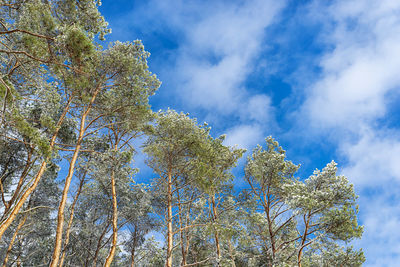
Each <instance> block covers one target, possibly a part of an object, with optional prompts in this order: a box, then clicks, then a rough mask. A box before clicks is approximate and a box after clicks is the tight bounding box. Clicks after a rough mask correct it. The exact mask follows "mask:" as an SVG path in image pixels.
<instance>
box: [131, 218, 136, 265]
mask: <svg viewBox="0 0 400 267" xmlns="http://www.w3.org/2000/svg"><path fill="white" fill-rule="evenodd" d="M133 236H134V237H133V244H132V250H131V267H134V266H135V249H136V246H137V225H135V232H134V233H133Z"/></svg>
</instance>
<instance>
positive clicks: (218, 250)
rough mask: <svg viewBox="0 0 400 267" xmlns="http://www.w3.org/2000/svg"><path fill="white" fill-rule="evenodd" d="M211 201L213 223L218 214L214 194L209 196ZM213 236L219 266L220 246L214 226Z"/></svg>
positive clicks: (215, 221)
mask: <svg viewBox="0 0 400 267" xmlns="http://www.w3.org/2000/svg"><path fill="white" fill-rule="evenodd" d="M211 203H212V215H213V222H214V224H215V223H217V220H218V214H217V207H216V203H215V195H214V194H213V195H212V196H211ZM214 238H215V249H216V252H217V266H220V260H221V247H220V244H219V235H218V229H217V228H216V227H215V226H214Z"/></svg>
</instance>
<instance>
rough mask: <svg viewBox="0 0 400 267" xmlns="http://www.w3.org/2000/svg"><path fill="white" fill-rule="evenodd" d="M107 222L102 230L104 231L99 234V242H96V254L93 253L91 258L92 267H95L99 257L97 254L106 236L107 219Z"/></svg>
mask: <svg viewBox="0 0 400 267" xmlns="http://www.w3.org/2000/svg"><path fill="white" fill-rule="evenodd" d="M107 221H108V224H107V225H106V228H104V231H103V232H102V233H101V235H100V238H99V240H97V247H96V252H95V253H94V257H93V264H92V266H93V267H96V266H97V257H98V256H99V252H100V249H101V247H102V245H101V241H102V240H103V238H104V236H105V235H106V233H107V231H108V227H109V226H110V221H109V219H107Z"/></svg>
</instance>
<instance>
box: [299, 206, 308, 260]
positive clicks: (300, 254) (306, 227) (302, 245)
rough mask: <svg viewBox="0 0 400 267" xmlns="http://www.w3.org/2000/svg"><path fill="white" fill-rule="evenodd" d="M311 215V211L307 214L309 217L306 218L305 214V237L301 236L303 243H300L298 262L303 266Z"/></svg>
mask: <svg viewBox="0 0 400 267" xmlns="http://www.w3.org/2000/svg"><path fill="white" fill-rule="evenodd" d="M310 217H311V215H310V212H309V213H308V215H307V219H305V215H304V222H305V229H304V234H303V237H302V238H301V245H300V249H299V253H298V255H297V263H298V266H299V267H301V258H302V256H303V249H304V243H305V242H306V239H307V235H308V228H309V224H310Z"/></svg>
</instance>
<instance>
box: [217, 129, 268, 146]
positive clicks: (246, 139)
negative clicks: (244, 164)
mask: <svg viewBox="0 0 400 267" xmlns="http://www.w3.org/2000/svg"><path fill="white" fill-rule="evenodd" d="M263 130H264V129H262V128H261V127H260V126H259V125H257V124H256V125H239V126H236V127H234V128H231V129H229V130H228V132H227V134H226V135H227V138H226V139H225V141H224V144H225V145H229V146H235V145H236V146H238V148H245V149H247V150H250V149H252V148H253V147H254V146H255V145H256V144H257V143H259V142H260V141H261V140H262V138H263Z"/></svg>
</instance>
